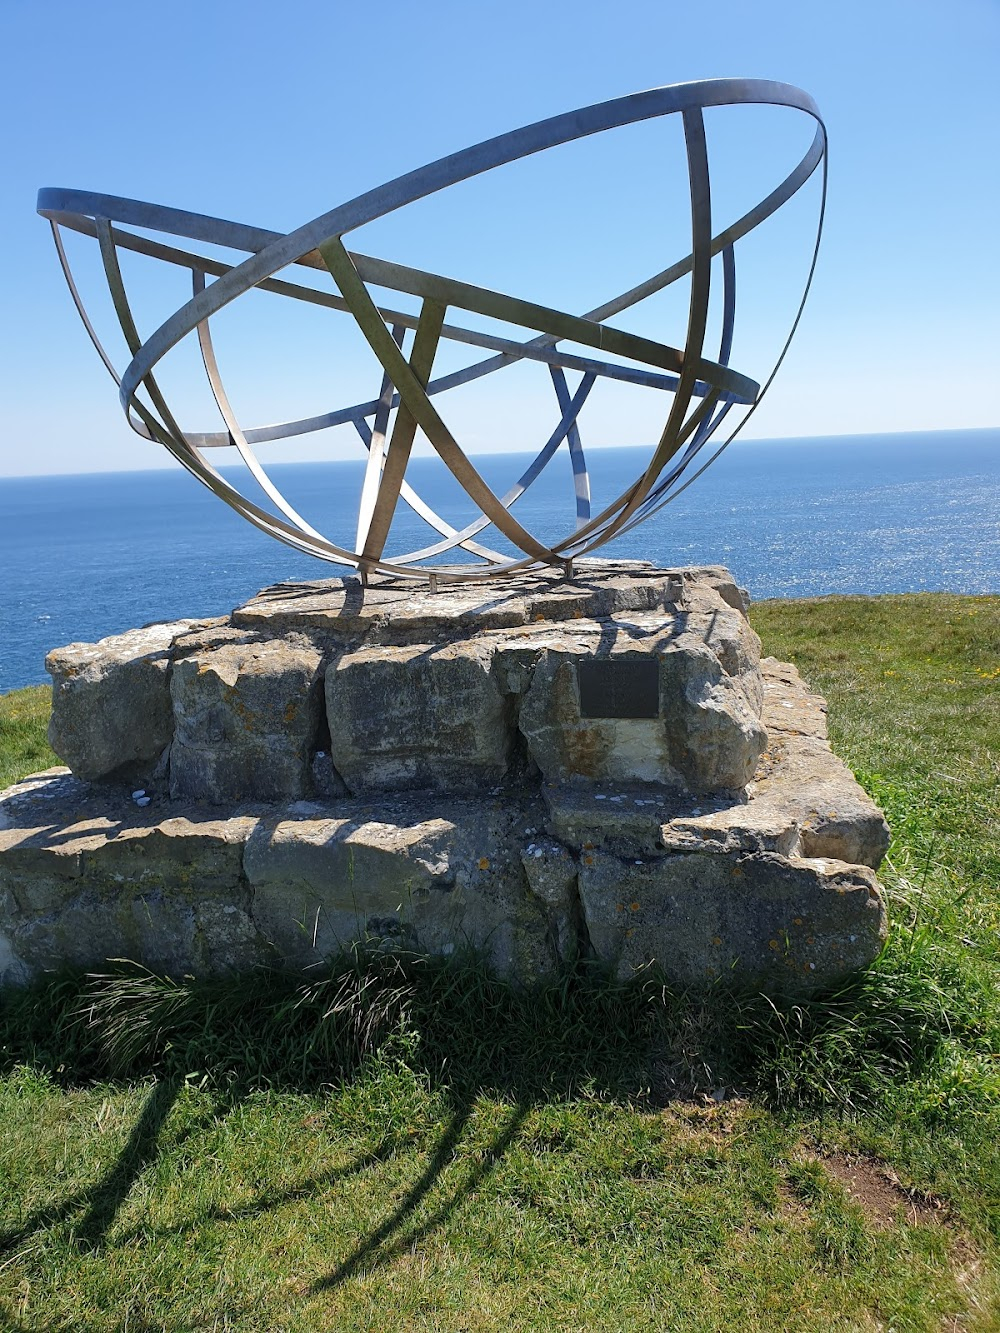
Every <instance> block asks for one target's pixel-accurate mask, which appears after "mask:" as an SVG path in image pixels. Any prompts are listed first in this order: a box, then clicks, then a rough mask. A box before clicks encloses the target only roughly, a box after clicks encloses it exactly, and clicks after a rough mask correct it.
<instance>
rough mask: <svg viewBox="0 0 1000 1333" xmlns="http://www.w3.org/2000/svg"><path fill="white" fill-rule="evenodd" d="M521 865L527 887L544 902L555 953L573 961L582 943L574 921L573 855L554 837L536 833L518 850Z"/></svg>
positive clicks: (575, 901) (574, 871)
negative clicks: (522, 848) (519, 851)
mask: <svg viewBox="0 0 1000 1333" xmlns="http://www.w3.org/2000/svg"><path fill="white" fill-rule="evenodd" d="M521 865H522V866H523V867H524V873H525V877H526V878H527V881H528V887H529V888H530V889H531V892H532V893H533V894H534V895H535V897H536V898H537V899H538V900H539V902H541V903H543V904H544V905H545V909H546V912H547V914H548V919H549V935H550V938H551V939H552V940H553V942H554V944H555V951H556V954H557V956H558V957H559V958H560V959H561V960H562V961H563V962H567V963H568V962H572V961H573V960H574V959H576V958H577V957H578V955H579V953H580V947H581V943H582V942H581V939H580V930H579V926H578V923H577V914H578V895H577V888H576V876H577V870H578V867H577V862H576V857H575V856H573V854H572V853H571V852H570V851H569V849H568V848H566V847H564V846H563V845H562V843H559V842H557V841H556V840H555V839H554V838H547V837H545V836H544V835H541V834H536V835H535V836H534V837H532V839H531V841H530V842H529V843H528V845H527V846H526V847H525V848H524V850H523V851H522V852H521Z"/></svg>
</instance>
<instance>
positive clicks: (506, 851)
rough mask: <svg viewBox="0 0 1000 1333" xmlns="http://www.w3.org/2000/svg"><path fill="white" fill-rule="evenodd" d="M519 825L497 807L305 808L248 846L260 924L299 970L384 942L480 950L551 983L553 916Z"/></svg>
mask: <svg viewBox="0 0 1000 1333" xmlns="http://www.w3.org/2000/svg"><path fill="white" fill-rule="evenodd" d="M518 817H520V818H521V819H522V820H523V814H522V815H520V816H516V815H515V816H514V817H513V819H512V814H511V812H510V811H509V810H506V809H505V808H504V807H502V806H500V805H498V804H496V803H494V804H484V803H464V804H463V803H451V804H448V805H444V806H441V805H436V804H435V803H434V802H427V801H426V800H416V801H414V802H412V803H410V804H406V803H399V802H395V803H393V804H392V805H391V806H388V807H386V806H382V805H375V806H372V805H362V806H360V808H359V805H358V803H356V802H340V803H338V804H337V805H333V806H330V805H328V806H321V805H318V804H313V805H310V804H308V803H303V804H302V805H300V806H299V807H297V808H296V809H295V810H294V811H289V812H285V813H283V814H281V815H279V816H278V817H276V818H275V819H273V820H270V821H266V822H262V823H261V824H260V825H259V826H258V828H257V829H256V831H255V833H254V834H253V836H252V838H251V839H250V842H249V843H248V846H247V852H246V872H247V876H248V879H249V882H250V884H251V886H252V888H253V892H254V898H253V917H254V920H255V922H256V924H257V926H258V927H259V929H260V931H261V933H262V934H263V935H264V936H265V937H266V938H267V939H268V940H269V941H270V942H271V944H272V945H273V947H274V948H275V950H276V951H277V952H278V953H279V954H280V955H281V956H282V957H283V958H285V959H288V960H290V961H291V962H293V963H294V964H295V965H297V966H309V965H310V964H311V963H314V962H317V961H319V960H321V959H322V958H323V957H325V956H328V955H329V954H330V953H333V952H336V951H337V950H338V949H341V948H344V947H346V946H347V945H349V944H350V943H351V942H352V941H354V940H365V939H367V940H372V939H375V940H382V941H385V942H386V943H388V944H389V945H392V946H395V947H402V948H404V949H412V950H419V951H421V952H426V953H431V954H442V955H449V954H452V953H454V952H456V951H461V950H463V949H470V948H471V949H473V950H475V951H477V952H478V953H480V954H481V955H483V956H484V958H485V960H486V962H487V964H488V965H489V966H491V967H492V968H493V970H494V971H496V972H497V973H499V974H500V975H505V976H508V977H513V978H514V979H516V980H519V981H522V982H525V983H527V982H530V981H532V980H536V979H538V978H540V977H544V976H547V975H549V974H550V973H551V972H552V970H553V968H554V966H555V961H556V953H555V949H554V941H553V939H552V938H551V929H550V919H549V913H548V912H546V911H545V910H544V909H543V907H542V904H540V903H539V902H538V901H537V900H536V899H535V897H534V896H533V895H532V893H531V892H530V890H529V888H528V884H527V881H526V878H525V875H524V872H523V869H522V866H521V863H520V859H519V857H518V855H517V851H516V848H517V846H518V842H517V839H516V838H515V837H514V836H513V835H512V822H516V820H517V818H518Z"/></svg>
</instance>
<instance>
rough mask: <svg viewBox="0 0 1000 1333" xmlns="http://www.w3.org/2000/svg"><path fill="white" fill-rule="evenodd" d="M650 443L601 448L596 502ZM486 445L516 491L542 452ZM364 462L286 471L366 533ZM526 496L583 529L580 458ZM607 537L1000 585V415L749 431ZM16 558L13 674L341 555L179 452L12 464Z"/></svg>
mask: <svg viewBox="0 0 1000 1333" xmlns="http://www.w3.org/2000/svg"><path fill="white" fill-rule="evenodd" d="M648 454H649V451H648V450H647V449H636V448H618V449H600V450H593V451H590V452H589V453H588V461H589V463H590V465H591V470H592V477H593V486H594V498H595V502H596V504H597V506H598V507H600V504H601V503H602V501H608V500H610V499H612V498H614V497H615V496H616V495H618V494H619V492H620V491H622V490H624V488H625V487H626V486H627V485H628V484H629V483H630V482H632V481H633V480H634V479H635V478H636V477H637V476H638V475H639V474H640V472H641V471H642V470H643V468H644V465H645V463H646V461H647V460H648ZM474 461H475V463H476V466H477V467H478V468H479V469H480V471H481V472H482V473H483V475H484V476H485V477H486V479H487V480H488V481H489V482H490V483H491V484H492V485H494V486H495V487H496V488H498V489H499V490H501V491H502V490H503V489H505V488H506V486H508V485H509V484H511V483H512V482H513V481H515V480H516V479H517V477H518V476H519V475H520V472H521V470H522V469H523V468H524V467H525V466H526V465H527V463H528V461H529V456H528V455H526V454H507V455H502V454H498V455H491V456H488V457H478V458H476V459H475V460H474ZM362 466H363V465H362V464H360V463H354V462H337V463H326V464H318V463H302V464H294V463H290V464H283V465H278V466H275V467H272V468H269V471H270V472H271V473H272V475H273V477H274V479H275V481H276V482H277V483H278V484H279V485H280V486H281V487H282V489H283V490H284V491H285V493H286V495H287V496H288V498H289V499H291V500H292V502H293V503H295V504H297V505H299V506H300V512H303V514H304V516H305V517H306V518H307V519H309V521H310V522H312V523H313V524H314V525H315V526H317V527H318V528H319V529H320V531H325V532H326V533H327V534H328V535H329V536H330V537H331V538H332V539H333V540H334V541H338V542H341V541H342V542H345V543H347V544H353V543H352V542H351V533H352V529H353V525H354V522H355V510H354V505H355V504H356V497H357V495H358V494H359V489H360V477H361V474H362ZM411 468H412V472H411V473H408V479H409V480H410V482H411V484H412V485H413V486H414V488H415V489H416V490H417V491H418V492H419V493H420V494H421V495H423V497H424V498H425V500H426V501H427V502H428V503H429V504H431V505H432V506H433V507H434V508H436V509H438V510H439V512H441V513H442V514H443V516H444V517H446V518H447V519H448V520H449V521H450V522H452V523H454V524H456V526H457V525H460V524H461V523H462V522H463V521H468V519H469V517H470V516H471V506H470V505H469V503H468V501H467V500H466V499H465V497H464V496H463V495H462V493H461V492H460V491H459V490H458V488H457V486H456V485H455V484H454V483H453V482H452V481H451V479H450V478H449V477H448V476H447V475H446V474H444V471H443V468H442V466H441V464H440V463H439V462H438V460H436V459H414V460H413V462H412V464H411ZM248 494H249V492H248ZM514 512H515V513H516V514H517V516H518V517H519V519H520V521H521V522H522V523H523V524H524V525H525V526H526V527H528V528H529V529H531V530H532V531H534V532H536V533H537V535H539V536H541V537H543V538H548V539H553V540H554V539H555V538H557V537H561V536H565V535H567V533H568V531H569V529H570V528H571V526H572V520H571V515H572V513H573V504H572V481H571V475H570V470H569V464H568V459H558V458H557V459H554V460H553V461H552V463H551V464H550V466H549V468H548V469H547V471H546V473H545V474H543V476H542V477H541V478H540V479H539V481H538V482H536V484H535V485H534V486H533V487H532V488H531V490H530V491H529V492H527V494H526V495H525V496H524V497H523V498H522V499H521V500H520V501H518V504H517V506H516V509H515V511H514ZM338 515H339V518H338ZM432 536H433V534H432V533H431V532H430V530H429V529H428V528H427V527H426V525H425V524H424V523H423V522H422V521H420V520H418V519H416V518H415V517H414V516H413V515H412V514H411V513H410V512H409V511H408V510H406V511H401V514H400V518H399V520H398V522H397V524H396V525H394V529H393V533H392V534H391V535H390V544H393V543H395V542H396V540H397V538H398V541H399V542H400V543H406V544H405V545H402V544H401V545H399V546H397V547H396V549H397V550H409V549H411V548H412V547H416V546H421V545H423V544H425V543H427V542H429V541H430V540H431V539H432ZM490 536H491V534H490V532H489V531H488V530H487V531H486V532H485V533H483V534H482V536H481V537H480V540H482V541H484V542H487V543H489V540H490ZM493 544H494V545H495V546H497V547H498V549H504V547H503V544H502V542H497V543H493ZM601 554H602V555H608V556H620V557H630V558H636V557H638V558H642V559H648V560H652V561H654V562H656V563H657V564H661V565H668V566H669V565H687V564H701V563H712V564H726V565H728V566H729V568H730V569H731V570H732V571H733V573H734V574H735V575H736V577H737V579H738V580H739V581H740V582H741V583H743V584H744V585H746V586H747V587H748V588H749V589H750V592H751V594H752V596H753V597H754V598H762V597H809V596H817V595H822V594H826V593H882V592H916V591H925V590H934V591H940V590H947V591H951V592H964V593H981V592H1000V430H980V431H955V432H926V433H920V434H911V435H874V436H848V437H840V438H826V439H808V440H805V439H804V440H776V441H745V442H743V441H740V442H737V443H735V444H734V445H733V446H732V447H731V448H730V449H729V450H728V451H727V452H726V453H725V454H724V455H723V456H722V457H721V458H720V459H719V460H718V462H717V463H715V464H713V466H712V467H711V468H710V469H709V470H708V471H707V472H706V473H705V474H704V476H702V477H701V478H700V479H699V480H698V481H696V482H695V483H694V484H693V485H692V486H691V487H689V488H688V489H687V490H686V491H685V492H684V493H683V494H682V495H681V496H680V497H679V498H678V499H677V500H676V501H675V502H674V503H672V504H670V505H668V506H667V507H666V508H665V509H663V510H662V511H661V512H660V513H659V514H658V515H656V516H655V517H654V518H653V519H651V520H650V521H649V522H647V523H646V524H644V525H642V526H641V527H639V528H637V529H636V530H635V531H634V532H632V533H630V534H628V535H626V536H625V537H623V538H621V539H619V540H618V541H616V542H613V543H611V544H610V545H609V546H607V547H605V548H604V550H603V551H602V552H601ZM0 569H2V579H0V691H5V690H11V689H16V688H17V687H19V686H21V685H28V684H33V683H35V682H39V681H43V680H46V679H47V677H46V675H45V670H44V666H43V662H44V658H45V654H46V652H47V651H48V650H49V649H50V648H53V647H56V646H58V645H61V644H65V643H70V642H72V641H74V640H84V641H92V640H95V639H98V638H101V637H103V636H104V635H107V634H115V633H119V632H121V631H122V630H125V629H129V628H131V627H133V626H135V625H141V624H147V623H149V622H150V621H154V620H166V619H173V618H175V617H180V616H208V615H221V614H223V613H225V612H227V611H229V610H231V609H232V608H233V607H234V606H237V605H238V604H239V603H240V602H241V601H244V600H246V598H248V597H250V596H252V595H253V594H254V593H255V592H257V591H258V589H260V588H262V587H264V586H266V585H267V584H270V583H276V582H279V581H280V580H283V579H309V578H312V579H315V578H326V577H330V576H332V575H334V574H337V573H340V572H342V571H341V570H338V569H336V568H335V567H333V566H330V565H327V564H324V563H323V562H321V561H317V560H314V559H312V558H310V557H308V556H304V555H300V554H298V553H297V552H295V551H292V550H290V549H289V548H287V547H284V546H282V545H280V544H279V543H277V542H275V541H273V540H272V539H270V538H268V537H265V536H264V535H263V534H262V533H260V532H258V531H257V530H256V529H255V528H252V527H251V526H250V525H249V524H247V523H245V522H244V521H243V520H242V519H240V518H238V517H237V515H236V514H235V513H233V512H232V511H231V510H230V509H229V508H228V507H227V506H226V505H224V504H223V503H222V502H221V501H219V500H217V499H216V498H215V497H214V496H213V495H211V494H210V493H209V492H208V491H206V490H205V489H204V488H203V487H201V486H200V485H199V484H198V483H197V482H196V481H195V480H194V479H193V478H191V477H189V476H188V475H187V474H186V473H185V472H183V471H182V470H181V469H179V468H178V469H177V470H176V471H158V472H135V473H119V474H89V475H81V476H60V477H37V478H13V479H11V478H6V479H2V480H0Z"/></svg>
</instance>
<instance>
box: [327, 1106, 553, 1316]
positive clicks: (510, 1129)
mask: <svg viewBox="0 0 1000 1333" xmlns="http://www.w3.org/2000/svg"><path fill="white" fill-rule="evenodd" d="M474 1104H475V1102H474V1099H472V1100H469V1099H462V1100H461V1101H460V1102H459V1104H458V1107H457V1109H456V1110H455V1112H454V1114H453V1116H452V1118H451V1120H450V1122H449V1124H448V1127H447V1129H446V1130H445V1132H444V1134H443V1135H442V1136H441V1139H440V1141H439V1143H438V1146H437V1148H436V1149H435V1150H434V1153H433V1155H432V1157H431V1159H430V1161H429V1162H428V1163H427V1166H426V1167H425V1168H424V1170H423V1171H422V1172H421V1174H420V1177H419V1178H418V1179H417V1180H416V1181H415V1183H414V1184H413V1185H412V1187H411V1188H410V1189H409V1190H408V1191H407V1193H406V1196H405V1198H404V1199H403V1201H402V1202H401V1203H400V1204H399V1206H398V1207H397V1208H396V1209H394V1211H393V1212H392V1213H391V1214H390V1215H389V1216H388V1217H387V1218H386V1219H385V1221H384V1222H383V1223H381V1225H380V1226H378V1227H376V1228H375V1230H374V1231H373V1232H372V1233H371V1235H369V1236H366V1237H365V1238H364V1239H363V1240H362V1241H361V1243H360V1244H359V1245H358V1246H357V1247H356V1248H355V1249H354V1251H353V1252H352V1253H351V1254H350V1255H348V1257H347V1258H346V1259H345V1260H344V1261H343V1263H341V1264H339V1265H338V1266H337V1267H336V1268H335V1269H334V1270H333V1272H332V1273H329V1274H328V1275H327V1276H326V1277H323V1278H320V1279H319V1280H318V1281H316V1282H314V1283H313V1284H312V1286H311V1287H310V1292H311V1293H312V1294H313V1295H315V1294H317V1293H318V1292H321V1291H326V1290H328V1289H329V1288H331V1287H339V1286H340V1285H341V1284H342V1283H344V1282H347V1281H349V1280H350V1279H351V1278H352V1277H354V1276H355V1274H356V1273H358V1272H359V1271H360V1270H362V1269H364V1270H365V1271H371V1270H372V1269H373V1268H380V1267H383V1266H384V1265H385V1264H388V1263H391V1262H392V1261H393V1259H398V1258H399V1257H400V1256H401V1255H403V1254H405V1253H406V1252H407V1250H409V1249H410V1248H411V1247H412V1246H414V1245H416V1244H417V1242H418V1241H421V1240H425V1239H426V1238H427V1237H428V1236H429V1235H431V1234H432V1233H433V1232H434V1231H436V1230H437V1229H438V1227H440V1226H443V1225H444V1223H445V1222H446V1221H447V1220H448V1218H449V1217H450V1216H451V1214H452V1213H453V1212H454V1211H455V1209H456V1208H457V1207H458V1206H459V1204H460V1203H461V1202H462V1200H463V1199H466V1198H468V1197H469V1196H471V1195H472V1194H474V1193H475V1192H476V1190H477V1189H478V1188H479V1187H480V1185H482V1184H483V1182H484V1181H485V1180H486V1179H487V1178H488V1177H489V1176H490V1175H491V1174H492V1172H493V1171H494V1169H495V1168H496V1167H497V1165H498V1164H499V1163H500V1162H501V1161H502V1160H503V1157H504V1154H505V1153H506V1152H507V1149H508V1148H509V1147H510V1146H511V1144H512V1143H513V1142H514V1141H515V1140H516V1138H517V1136H518V1134H519V1132H520V1130H521V1126H522V1125H523V1124H524V1121H525V1119H526V1118H527V1115H528V1112H529V1110H530V1109H531V1108H530V1105H527V1104H518V1105H517V1106H516V1107H515V1109H514V1111H513V1112H512V1113H511V1115H510V1116H509V1117H508V1118H507V1123H506V1125H505V1126H504V1128H503V1129H502V1130H501V1132H500V1133H499V1134H497V1136H496V1137H495V1138H494V1139H493V1142H492V1143H491V1144H490V1146H489V1147H488V1148H487V1149H486V1151H485V1152H484V1153H483V1154H482V1160H481V1161H480V1162H479V1163H478V1165H477V1166H476V1168H475V1169H474V1170H473V1171H472V1172H471V1174H470V1175H469V1178H468V1179H467V1180H466V1181H465V1182H464V1184H463V1185H462V1186H461V1187H460V1188H458V1189H456V1190H454V1192H453V1193H452V1195H451V1197H450V1198H449V1199H448V1200H447V1202H445V1203H443V1204H441V1205H440V1207H438V1208H437V1209H436V1210H435V1211H434V1212H433V1213H431V1215H430V1216H429V1217H427V1218H425V1219H424V1220H423V1221H422V1222H420V1223H419V1225H417V1226H414V1227H411V1228H409V1229H408V1230H407V1231H406V1232H405V1233H404V1234H398V1233H400V1232H401V1231H402V1228H403V1227H404V1226H405V1225H406V1223H407V1220H408V1219H409V1218H411V1217H412V1216H413V1214H414V1213H415V1212H416V1211H417V1209H418V1208H419V1207H420V1204H421V1202H422V1201H423V1200H424V1199H425V1198H426V1197H427V1195H428V1194H429V1193H430V1192H431V1190H433V1189H434V1187H435V1186H436V1185H437V1184H438V1181H439V1180H440V1178H441V1175H442V1173H443V1172H444V1170H445V1168H446V1167H447V1165H448V1163H449V1162H450V1161H451V1160H452V1158H453V1157H454V1156H455V1152H456V1149H457V1148H458V1145H459V1142H460V1141H461V1138H462V1134H463V1133H464V1131H465V1128H466V1125H467V1124H468V1122H469V1119H470V1117H471V1115H472V1111H473V1107H474ZM393 1237H395V1239H393ZM390 1242H391V1243H390Z"/></svg>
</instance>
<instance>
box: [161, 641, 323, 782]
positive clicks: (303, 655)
mask: <svg viewBox="0 0 1000 1333" xmlns="http://www.w3.org/2000/svg"><path fill="white" fill-rule="evenodd" d="M322 669H323V655H322V653H321V652H320V651H319V650H318V649H317V648H315V647H313V646H312V645H311V644H308V643H302V642H287V641H283V640H278V639H276V640H269V641H265V642H253V643H245V642H223V643H216V644H213V645H211V646H209V647H205V648H200V649H198V650H196V651H193V652H189V653H188V654H187V655H186V656H185V657H182V658H180V659H179V660H178V661H176V662H175V663H174V667H173V671H172V673H171V680H170V696H171V700H172V705H173V716H174V741H173V745H172V746H171V750H170V794H171V796H172V797H174V798H179V799H184V798H192V799H200V800H208V801H213V802H216V803H223V802H226V801H239V800H247V799H254V800H281V799H282V798H293V799H294V798H297V797H304V796H308V795H310V794H311V792H312V790H313V778H312V763H313V757H314V755H315V753H316V749H317V742H318V740H319V738H320V728H321V719H322V707H323V705H322Z"/></svg>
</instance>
